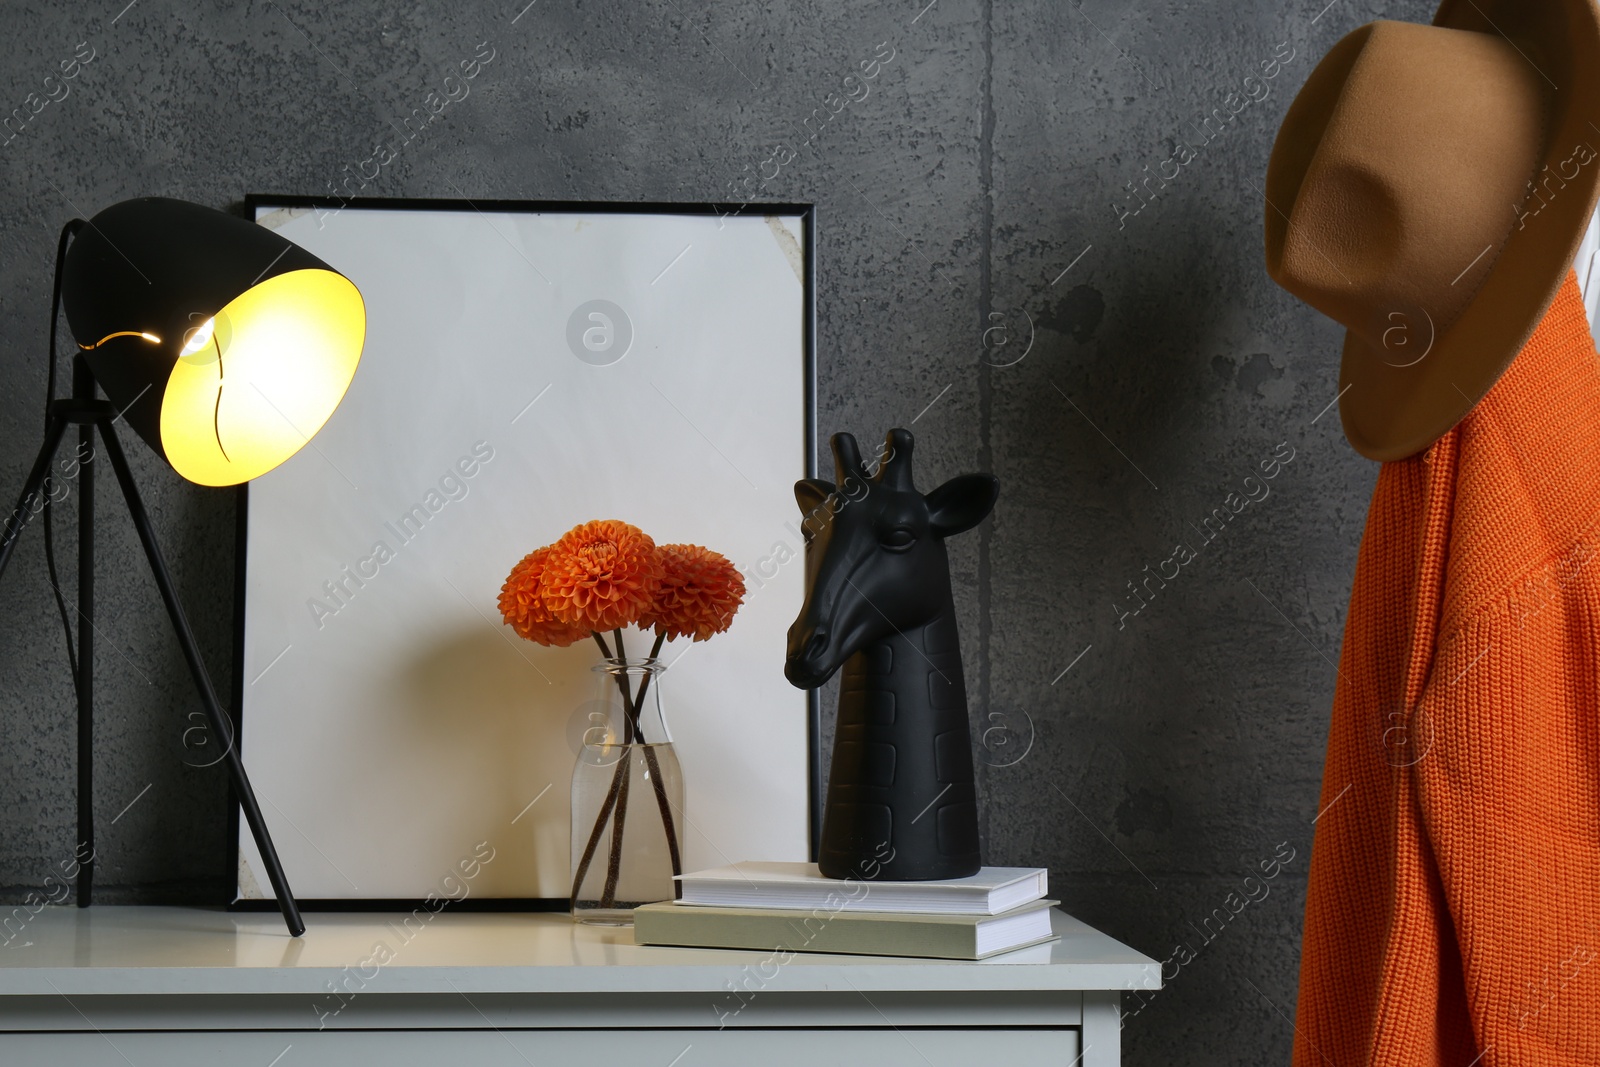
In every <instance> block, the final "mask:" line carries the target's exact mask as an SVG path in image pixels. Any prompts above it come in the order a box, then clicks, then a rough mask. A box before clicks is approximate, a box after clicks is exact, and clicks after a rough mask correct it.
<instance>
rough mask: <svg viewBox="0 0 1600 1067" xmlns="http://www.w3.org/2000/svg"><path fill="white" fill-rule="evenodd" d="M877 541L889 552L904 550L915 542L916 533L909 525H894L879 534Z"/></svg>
mask: <svg viewBox="0 0 1600 1067" xmlns="http://www.w3.org/2000/svg"><path fill="white" fill-rule="evenodd" d="M878 543H879V544H880V545H882V546H883V547H884V548H887V549H888V550H889V551H891V552H904V551H905V550H906V549H908V548H910V547H911V546H912V545H914V544H916V543H917V535H916V534H915V533H913V532H912V530H911V528H910V527H907V526H896V527H895V528H894V529H892V530H887V531H885V532H884V533H883V534H882V535H881V536H879V538H878Z"/></svg>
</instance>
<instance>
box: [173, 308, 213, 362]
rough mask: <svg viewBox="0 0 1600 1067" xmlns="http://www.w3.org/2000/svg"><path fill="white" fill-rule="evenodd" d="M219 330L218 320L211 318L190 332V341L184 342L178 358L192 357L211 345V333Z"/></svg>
mask: <svg viewBox="0 0 1600 1067" xmlns="http://www.w3.org/2000/svg"><path fill="white" fill-rule="evenodd" d="M216 328H217V320H216V318H214V317H213V318H209V319H207V320H206V321H204V322H202V323H201V324H200V325H198V326H196V327H195V328H194V329H192V330H190V331H189V339H188V340H187V341H185V342H184V344H183V348H182V349H181V350H179V352H178V357H179V358H180V359H181V358H183V357H184V356H192V355H194V354H195V353H196V352H198V351H200V350H201V349H202V348H204V347H205V346H206V345H208V344H210V343H211V332H212V331H213V330H215V329H216Z"/></svg>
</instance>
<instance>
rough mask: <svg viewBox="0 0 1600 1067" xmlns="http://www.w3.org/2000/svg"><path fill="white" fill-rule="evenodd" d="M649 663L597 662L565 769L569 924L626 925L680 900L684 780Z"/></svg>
mask: <svg viewBox="0 0 1600 1067" xmlns="http://www.w3.org/2000/svg"><path fill="white" fill-rule="evenodd" d="M665 670H666V667H665V665H664V664H662V663H660V662H659V661H657V660H655V659H628V660H616V659H607V660H602V661H601V662H600V663H599V664H597V665H596V666H595V668H594V672H595V679H596V686H597V690H598V691H597V693H596V700H595V702H594V703H593V704H591V705H590V707H591V708H592V709H593V710H591V712H590V717H589V718H590V726H589V728H588V730H587V732H585V734H584V736H583V743H582V746H581V747H580V749H579V752H578V761H577V764H576V765H575V766H574V767H573V769H572V917H573V918H574V919H576V920H578V921H579V922H586V923H597V924H604V925H615V926H625V925H628V924H630V923H632V922H633V909H634V908H636V907H638V906H639V905H641V904H648V903H651V902H653V901H658V900H672V899H675V898H676V897H677V895H678V884H677V882H676V881H674V879H673V876H674V875H677V874H682V873H683V867H682V859H681V856H682V835H681V833H680V830H679V827H680V825H681V824H682V822H683V773H682V771H681V770H680V768H679V766H678V756H677V753H676V752H675V751H674V749H673V747H672V738H671V735H669V734H668V732H667V723H666V719H665V718H664V716H663V714H662V702H661V690H662V685H661V675H662V673H663V672H664V671H665Z"/></svg>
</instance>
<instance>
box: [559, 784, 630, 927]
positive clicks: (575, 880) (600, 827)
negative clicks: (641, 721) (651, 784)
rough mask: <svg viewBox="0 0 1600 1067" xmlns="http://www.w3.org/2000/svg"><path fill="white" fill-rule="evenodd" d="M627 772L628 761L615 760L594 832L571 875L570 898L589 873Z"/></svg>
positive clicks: (576, 893)
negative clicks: (614, 771)
mask: <svg viewBox="0 0 1600 1067" xmlns="http://www.w3.org/2000/svg"><path fill="white" fill-rule="evenodd" d="M627 773H628V761H627V760H626V759H620V760H618V761H617V773H615V774H613V775H612V776H611V789H610V791H609V792H607V793H606V799H605V802H604V803H603V804H601V805H600V814H599V815H598V816H596V817H595V820H594V832H593V833H591V834H590V835H589V843H588V844H587V845H585V846H584V847H583V859H581V860H579V861H578V873H577V874H575V875H573V877H572V899H573V900H577V899H578V890H579V888H580V887H582V885H583V880H584V878H585V877H586V876H587V875H588V873H589V864H590V863H592V862H593V861H594V852H595V849H596V848H598V847H599V845H600V835H601V834H603V833H605V829H606V822H607V821H608V820H609V819H610V818H611V809H612V808H614V807H616V805H617V794H619V793H620V792H621V791H622V782H623V779H624V778H625V777H626V776H627Z"/></svg>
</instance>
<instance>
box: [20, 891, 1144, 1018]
mask: <svg viewBox="0 0 1600 1067" xmlns="http://www.w3.org/2000/svg"><path fill="white" fill-rule="evenodd" d="M407 917H408V913H403V912H402V913H392V914H391V913H383V914H341V913H310V914H307V915H306V917H305V919H306V925H307V930H306V933H305V936H303V937H301V938H291V937H290V936H289V935H288V932H287V931H286V930H285V929H284V926H283V921H282V919H281V918H280V917H279V916H278V915H277V913H275V912H272V913H264V912H252V913H238V912H228V911H223V910H221V909H203V908H159V907H116V906H95V907H92V908H87V909H79V908H74V907H49V908H45V909H43V910H42V911H40V912H39V913H38V914H37V915H35V916H33V917H32V918H31V920H30V921H29V922H28V923H27V925H26V926H25V927H24V928H23V929H22V930H21V932H20V935H19V936H17V937H15V938H14V939H13V940H12V941H10V942H9V943H7V944H5V945H4V946H3V947H0V996H31V995H59V994H66V995H69V996H71V995H74V994H81V995H86V996H93V995H116V994H125V993H140V994H174V993H176V994H184V993H247V994H248V993H313V994H315V993H322V992H325V991H326V989H327V988H328V985H327V983H328V982H329V981H330V980H331V981H335V982H337V981H338V979H339V976H340V975H341V974H343V973H345V970H346V968H359V969H361V971H362V972H363V973H364V974H370V973H371V972H372V971H373V970H377V972H378V974H377V977H376V979H374V980H373V981H372V983H371V984H370V986H368V987H367V988H368V989H369V990H370V991H371V992H373V993H385V992H387V993H426V992H438V991H445V990H452V989H453V990H455V991H457V992H466V993H473V992H484V993H516V992H565V993H575V992H602V991H605V992H634V993H658V992H695V991H721V990H722V989H723V988H724V987H725V985H724V984H725V983H726V982H727V981H729V979H730V978H735V977H737V976H738V975H739V974H740V973H742V972H743V971H744V970H745V969H746V968H753V967H756V966H759V965H762V964H763V962H764V961H769V960H770V957H771V955H772V954H771V953H767V952H748V951H729V950H723V949H694V948H669V947H663V946H656V945H635V944H634V943H633V930H632V928H631V927H598V926H587V925H580V924H577V923H574V922H573V921H572V920H571V918H570V917H568V916H567V915H566V914H564V913H562V914H552V913H506V912H495V913H466V912H461V913H454V914H452V913H450V912H449V911H448V910H446V911H443V912H440V913H439V914H437V915H432V916H431V917H429V916H428V913H427V912H421V913H420V917H419V918H417V919H413V920H412V921H411V923H410V925H409V928H408V927H406V926H403V925H402V923H403V920H405V919H406V918H407ZM1051 918H1052V921H1053V923H1054V927H1055V932H1056V933H1057V934H1059V935H1060V936H1061V939H1060V940H1059V941H1054V942H1050V943H1048V944H1043V945H1035V946H1032V947H1030V948H1023V949H1018V950H1016V951H1014V952H1009V953H1004V954H1002V955H999V956H992V957H990V958H989V959H986V960H981V961H978V962H963V961H955V960H931V959H911V958H900V957H884V956H845V955H827V954H821V953H796V954H794V955H793V957H792V959H790V960H789V961H787V962H786V963H784V965H783V966H782V967H781V969H779V973H778V976H777V978H776V979H774V980H773V981H771V982H770V984H769V986H768V988H769V989H770V990H771V991H772V992H780V991H792V992H801V991H827V990H839V989H852V988H853V989H864V990H874V989H877V990H905V991H921V990H953V989H959V990H970V989H1004V990H1016V989H1034V990H1110V989H1134V988H1151V989H1153V988H1156V987H1158V986H1159V985H1160V981H1161V968H1160V964H1158V963H1157V962H1156V961H1155V960H1153V959H1151V958H1150V957H1148V956H1145V955H1143V954H1141V953H1139V952H1135V951H1134V950H1133V949H1131V948H1128V947H1127V946H1126V945H1123V944H1121V943H1120V942H1118V941H1115V940H1113V939H1112V938H1110V937H1107V936H1106V935H1105V934H1102V933H1100V932H1099V931H1097V930H1094V929H1092V928H1091V927H1089V926H1086V925H1084V924H1083V923H1081V922H1079V921H1078V920H1077V919H1074V918H1072V917H1071V916H1069V915H1066V914H1065V913H1063V912H1061V911H1059V910H1053V911H1052V913H1051ZM380 946H381V950H380ZM770 967H771V964H770V963H767V968H768V969H770Z"/></svg>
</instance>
